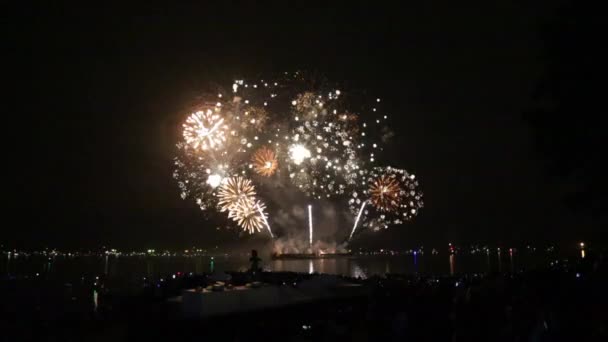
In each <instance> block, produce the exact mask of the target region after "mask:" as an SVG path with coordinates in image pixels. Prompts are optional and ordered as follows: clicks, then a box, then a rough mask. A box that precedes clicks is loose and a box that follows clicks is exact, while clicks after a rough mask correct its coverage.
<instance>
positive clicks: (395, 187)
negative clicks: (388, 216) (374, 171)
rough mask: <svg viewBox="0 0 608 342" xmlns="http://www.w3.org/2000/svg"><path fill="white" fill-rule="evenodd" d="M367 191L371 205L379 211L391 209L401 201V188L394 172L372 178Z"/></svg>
mask: <svg viewBox="0 0 608 342" xmlns="http://www.w3.org/2000/svg"><path fill="white" fill-rule="evenodd" d="M368 192H369V195H370V199H371V202H372V205H374V206H375V207H376V209H378V210H380V211H393V210H395V209H397V208H398V207H399V204H400V202H401V197H400V194H401V188H400V187H399V182H398V181H397V177H396V176H395V175H394V174H391V175H382V176H380V177H379V178H377V179H374V180H373V181H372V183H371V184H370V187H369V190H368Z"/></svg>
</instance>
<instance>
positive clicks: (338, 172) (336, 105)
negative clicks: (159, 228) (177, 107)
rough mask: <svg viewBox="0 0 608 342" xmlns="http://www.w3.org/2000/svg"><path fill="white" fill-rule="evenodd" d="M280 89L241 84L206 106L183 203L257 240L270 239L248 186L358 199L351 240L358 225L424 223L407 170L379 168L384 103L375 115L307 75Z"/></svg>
mask: <svg viewBox="0 0 608 342" xmlns="http://www.w3.org/2000/svg"><path fill="white" fill-rule="evenodd" d="M277 81H278V82H277ZM277 81H273V82H269V81H264V80H257V81H252V82H246V81H244V80H237V81H234V83H233V84H231V86H229V87H226V88H227V91H226V90H225V89H226V88H225V89H218V92H217V93H215V94H209V93H207V94H203V95H202V96H201V97H200V99H202V103H198V104H197V106H195V107H194V108H196V109H195V110H192V112H193V113H192V114H191V115H190V116H189V117H188V118H187V119H186V121H185V123H184V125H183V128H184V129H183V142H182V143H180V144H178V151H179V154H178V156H177V157H176V158H175V166H176V168H175V172H174V178H175V179H176V180H177V182H178V186H179V188H180V190H181V196H182V198H192V199H195V201H196V203H197V204H198V205H199V206H200V207H201V209H209V208H218V209H219V211H221V212H227V213H228V217H229V218H230V219H232V220H234V221H235V222H237V223H238V225H239V226H240V227H242V228H243V229H244V230H246V231H248V232H250V233H254V232H259V231H260V230H261V229H263V228H264V227H266V228H267V229H268V231H269V233H270V235H271V236H274V235H273V234H272V231H271V230H270V226H269V224H268V222H267V220H266V214H264V212H263V208H264V205H263V204H262V202H261V201H260V200H261V199H258V198H257V195H256V191H255V187H254V184H253V182H252V181H251V180H255V181H259V182H260V183H261V184H259V185H260V186H267V185H269V184H271V182H281V181H282V180H288V181H289V182H291V183H292V184H293V185H295V186H296V187H297V188H298V189H299V190H300V191H302V192H303V193H304V194H306V195H307V196H309V197H310V198H314V199H320V198H329V197H340V196H344V197H347V196H349V194H350V195H352V198H351V199H350V201H349V202H348V203H349V206H350V208H351V210H352V211H353V213H354V214H356V222H355V225H354V227H353V230H352V231H351V237H352V235H353V234H354V232H355V230H356V229H357V228H358V227H359V226H363V227H367V228H372V229H378V227H387V226H388V225H392V224H399V223H401V222H403V221H405V220H408V219H410V218H411V217H413V216H415V215H416V214H417V212H418V210H419V209H420V208H421V207H422V199H421V197H422V194H421V193H419V192H418V189H417V185H418V183H417V181H416V180H415V179H414V178H409V177H410V176H411V175H409V174H407V173H406V172H405V173H403V172H404V171H402V170H397V169H391V168H379V167H374V165H373V164H374V163H375V162H376V159H377V158H378V157H379V156H378V155H377V154H378V153H379V152H380V151H381V150H382V147H381V145H382V144H383V143H385V142H386V140H387V139H388V138H389V137H390V136H391V134H392V133H391V132H390V131H389V130H388V129H387V127H386V126H385V125H384V120H386V119H387V115H385V114H380V113H379V112H380V108H379V106H380V99H379V98H378V99H375V101H373V104H372V105H371V106H370V105H369V103H368V101H367V100H366V97H365V96H360V95H362V94H355V93H343V92H341V91H340V90H336V89H335V88H332V89H329V88H326V87H325V85H326V82H325V81H323V80H321V79H319V78H314V77H313V78H310V77H308V76H307V75H306V74H303V73H294V74H287V73H286V74H285V76H284V77H283V78H281V79H280V80H277ZM319 81H320V82H319ZM343 94H344V95H343ZM345 99H348V104H347V102H346V101H345ZM198 109H202V110H198ZM197 110H198V111H197ZM285 113H289V114H290V115H287V116H286V115H285ZM279 160H281V163H279V162H278V161H279ZM368 170H369V171H368ZM254 173H255V174H258V175H260V176H263V177H268V180H264V179H262V178H260V177H253V174H254ZM278 174H280V175H287V176H288V178H284V177H277V176H275V175H278ZM271 176H275V177H271ZM284 185H285V184H281V186H284ZM256 186H258V184H256ZM308 210H309V212H308V214H309V242H310V243H311V244H312V228H313V222H312V207H311V206H309V207H308Z"/></svg>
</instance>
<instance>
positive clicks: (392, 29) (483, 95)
mask: <svg viewBox="0 0 608 342" xmlns="http://www.w3.org/2000/svg"><path fill="white" fill-rule="evenodd" d="M222 3H225V4H223V5H214V6H211V5H200V6H197V7H190V6H178V5H166V6H164V7H162V6H161V7H153V6H143V7H122V6H121V7H115V8H102V7H79V8H72V7H59V6H54V5H47V6H45V7H30V8H25V7H20V8H12V9H11V8H9V9H7V10H6V11H4V13H3V14H2V25H3V26H4V29H3V31H4V34H6V35H7V38H6V39H3V41H4V43H3V47H4V49H3V51H4V52H3V53H2V57H1V58H2V65H3V69H4V71H3V73H4V77H3V79H4V82H3V83H4V85H5V89H8V90H7V91H5V94H6V95H7V99H6V101H3V102H5V104H6V106H5V110H4V113H3V119H4V123H3V126H4V134H3V142H4V144H3V146H4V158H5V163H3V164H4V168H5V170H6V169H8V173H7V174H6V176H5V183H6V184H7V186H8V190H9V191H8V192H7V193H5V195H4V196H3V202H4V203H3V207H4V210H5V211H6V214H5V215H4V216H5V219H6V220H9V219H10V220H12V223H10V224H8V225H4V228H2V231H3V233H2V235H3V237H2V238H1V239H0V241H3V242H2V243H4V244H6V245H15V246H21V247H27V246H41V245H48V246H58V247H80V246H98V245H102V244H106V245H108V244H109V245H112V246H119V247H133V248H146V247H149V246H163V247H183V246H188V245H193V244H194V245H204V246H206V245H214V244H218V243H219V244H221V243H233V242H234V241H237V240H238V239H239V237H238V236H237V235H236V233H235V232H218V231H217V230H216V229H215V227H214V225H212V224H210V223H207V222H205V221H204V220H203V216H202V214H201V212H200V210H199V209H198V208H197V207H196V206H195V205H194V204H192V203H190V202H187V201H182V200H181V199H180V197H179V191H178V188H177V186H176V184H175V182H174V180H173V179H172V177H171V173H172V157H173V154H174V152H175V149H174V145H175V143H176V142H177V141H178V138H179V135H180V130H179V128H180V125H181V122H182V121H183V120H184V119H185V117H186V115H187V114H188V112H187V111H186V108H187V105H188V104H189V103H191V102H192V100H193V99H194V97H195V96H196V95H198V94H200V91H201V90H202V89H204V88H205V87H206V86H207V85H208V84H209V83H210V82H229V81H230V80H232V79H235V78H246V79H247V78H249V79H252V78H259V77H262V78H263V77H266V75H271V74H273V73H278V72H283V71H295V70H312V71H317V72H319V73H321V74H324V75H325V76H326V77H327V78H328V79H330V80H331V81H335V82H339V83H342V84H344V89H348V88H353V89H359V90H364V91H367V92H368V93H369V94H373V95H371V96H374V97H375V96H379V97H382V98H383V100H384V101H385V102H388V103H390V106H391V108H392V110H391V113H390V115H391V118H392V120H393V121H392V123H393V124H394V125H393V128H394V129H395V131H396V133H397V135H396V136H397V137H396V139H395V140H394V141H393V144H394V146H395V147H396V148H394V151H393V153H392V155H391V161H390V163H391V164H393V165H394V166H399V167H405V168H407V169H408V170H410V171H412V172H415V173H416V174H417V175H418V176H419V179H420V180H421V181H422V185H423V191H424V193H425V205H426V208H425V209H424V210H423V211H422V212H421V215H420V216H419V217H418V218H417V219H416V220H415V221H414V222H412V223H410V224H408V225H406V226H402V227H394V228H392V229H391V230H389V231H386V232H382V233H379V234H375V235H370V236H368V237H366V238H367V239H368V241H367V242H365V243H369V244H370V245H383V244H384V245H387V246H412V245H414V244H416V243H425V244H432V243H444V242H445V243H447V241H462V242H482V243H484V242H488V243H493V244H495V243H510V242H528V241H539V240H540V241H545V240H558V239H564V238H573V239H577V238H580V235H581V234H582V233H581V232H582V231H583V230H580V229H579V230H577V229H573V228H572V222H573V219H572V217H571V214H570V213H569V211H568V210H566V209H565V207H564V205H563V203H562V202H561V200H560V198H559V196H557V194H556V191H555V190H554V188H553V187H552V186H550V184H549V183H548V182H546V181H545V176H544V173H543V170H542V167H541V163H540V162H539V158H538V156H537V152H536V151H535V149H534V148H533V146H532V145H533V144H532V141H533V139H532V136H531V135H532V133H531V131H530V128H529V127H528V124H527V122H526V121H525V120H524V119H523V116H524V112H525V111H526V110H527V109H528V108H529V107H530V105H531V102H532V94H533V92H534V90H535V87H536V86H537V84H538V82H539V77H540V75H541V72H542V70H543V62H542V59H541V58H540V55H541V48H542V42H541V39H540V37H539V28H540V27H541V25H542V24H543V21H544V20H546V18H548V17H549V16H550V15H551V13H552V10H553V9H552V8H549V7H543V8H541V7H538V8H532V7H528V4H527V2H524V1H520V2H518V3H519V4H513V3H514V2H513V1H486V2H481V3H480V4H477V5H476V6H472V7H466V6H463V5H462V4H461V3H454V2H453V1H445V2H443V1H418V2H415V3H413V4H410V5H403V6H402V7H393V8H390V7H387V6H385V5H382V6H380V5H379V2H376V3H372V4H371V5H352V6H349V7H348V8H347V7H342V6H338V5H332V6H331V7H326V6H325V5H324V6H321V5H319V6H315V5H313V4H312V3H311V2H300V3H297V4H296V3H292V2H283V4H282V5H275V6H268V7H262V6H256V5H254V4H253V3H251V4H249V5H240V4H239V5H237V4H236V2H232V1H226V2H222ZM242 240H243V243H246V241H248V238H245V239H242ZM365 243H364V244H365Z"/></svg>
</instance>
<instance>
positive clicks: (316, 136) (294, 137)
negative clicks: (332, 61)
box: [287, 92, 359, 198]
mask: <svg viewBox="0 0 608 342" xmlns="http://www.w3.org/2000/svg"><path fill="white" fill-rule="evenodd" d="M337 93H338V92H335V93H334V92H330V93H329V95H328V96H321V95H319V94H316V93H311V92H306V93H303V94H300V95H298V96H297V98H296V99H295V100H294V101H293V102H292V115H293V121H291V123H292V124H293V126H292V129H291V136H290V137H289V140H291V142H292V145H291V146H290V149H289V152H290V153H289V158H288V160H287V162H288V169H289V176H290V179H291V180H292V182H293V183H294V184H295V185H296V186H298V188H300V189H301V190H302V191H304V192H305V193H306V194H307V195H309V196H311V197H313V198H322V197H331V196H332V195H341V194H344V193H345V191H346V189H347V188H348V187H349V186H351V185H354V184H355V182H354V179H355V178H356V170H357V168H358V163H359V161H358V158H357V153H356V149H357V144H356V143H355V140H356V139H357V138H358V137H356V136H354V135H352V132H355V130H353V129H352V128H350V126H351V125H350V124H348V125H347V124H346V123H345V122H343V121H341V119H340V117H341V116H340V114H339V113H338V109H339V107H338V105H337V103H336V102H335V100H336V99H337V97H338V95H337ZM347 126H348V127H347Z"/></svg>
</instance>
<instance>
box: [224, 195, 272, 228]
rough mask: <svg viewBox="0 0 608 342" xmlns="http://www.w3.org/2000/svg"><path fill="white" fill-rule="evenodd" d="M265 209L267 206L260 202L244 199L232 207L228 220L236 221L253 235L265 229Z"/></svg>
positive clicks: (248, 198)
mask: <svg viewBox="0 0 608 342" xmlns="http://www.w3.org/2000/svg"><path fill="white" fill-rule="evenodd" d="M264 209H265V206H264V204H262V203H261V202H260V201H257V200H255V199H252V198H250V197H242V198H241V199H239V200H238V201H237V202H236V203H235V204H233V205H232V206H231V207H230V211H229V213H228V218H231V219H233V220H234V221H236V222H237V223H238V225H239V226H241V228H243V230H245V231H247V232H249V234H253V233H256V232H260V231H261V230H262V229H263V228H264V224H265V221H266V217H265V216H266V215H265V214H264Z"/></svg>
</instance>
